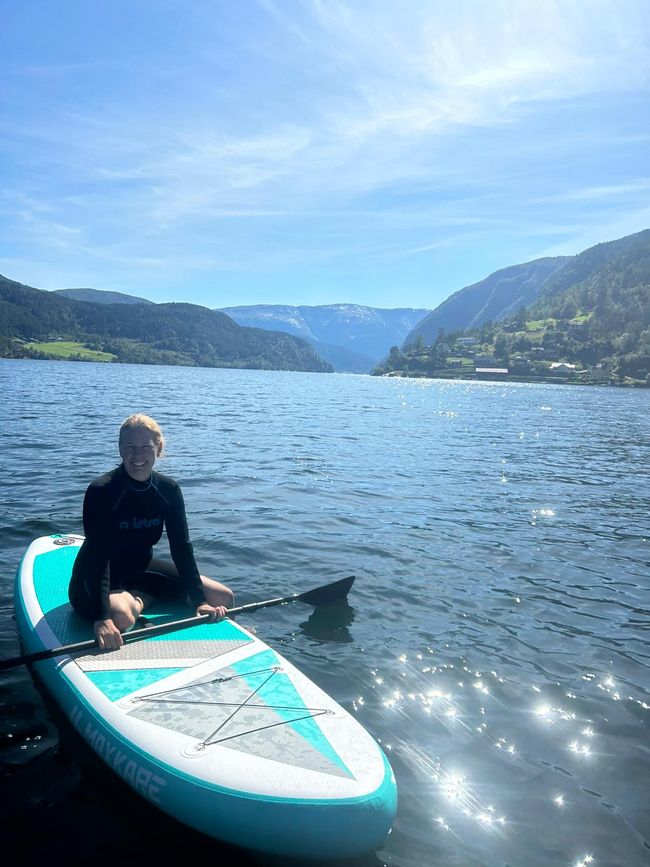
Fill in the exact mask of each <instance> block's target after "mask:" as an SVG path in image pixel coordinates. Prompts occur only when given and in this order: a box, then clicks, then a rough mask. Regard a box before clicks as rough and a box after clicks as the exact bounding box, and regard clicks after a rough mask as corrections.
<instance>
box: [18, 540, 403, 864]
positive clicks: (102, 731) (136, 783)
mask: <svg viewBox="0 0 650 867" xmlns="http://www.w3.org/2000/svg"><path fill="white" fill-rule="evenodd" d="M82 542H83V537H81V536H75V535H54V536H44V537H42V538H39V539H36V540H35V541H34V542H32V544H31V545H30V546H29V548H28V550H27V552H26V554H25V556H24V557H23V560H22V562H21V564H20V567H19V569H18V574H17V582H16V615H17V621H18V628H19V631H20V635H21V637H22V640H23V643H24V645H25V648H26V650H27V651H28V652H38V651H41V650H44V649H49V648H55V647H60V646H61V645H67V644H70V643H73V642H78V641H83V640H84V639H88V638H92V630H91V627H90V625H89V624H88V622H87V621H84V620H83V619H81V618H80V617H78V616H77V615H76V614H75V613H74V612H73V611H72V609H71V607H70V605H69V603H68V595H67V591H68V584H69V581H70V574H71V570H72V565H73V563H74V560H75V557H76V555H77V552H78V550H79V547H80V546H81V543H82ZM187 616H188V612H187V609H185V608H181V607H174V606H169V605H167V604H166V607H165V608H164V609H163V608H162V607H161V605H160V604H158V607H157V608H156V607H152V608H151V609H148V610H147V617H148V619H151V621H152V622H154V623H162V622H166V621H171V620H175V619H179V618H182V617H187ZM35 665H36V670H37V671H38V674H39V675H40V677H41V679H42V681H43V683H44V684H45V686H46V687H47V689H48V691H49V692H51V694H52V695H53V697H54V698H55V699H56V701H57V702H58V704H59V705H60V707H61V708H62V709H63V711H64V712H65V713H66V715H67V716H68V717H69V719H70V720H71V722H72V724H73V725H74V727H75V728H76V729H77V730H78V731H79V733H80V734H81V735H82V736H83V737H84V738H85V740H86V741H87V742H88V743H89V744H90V746H91V747H92V748H93V749H94V750H95V752H96V753H97V754H98V755H99V756H100V757H101V758H102V759H103V760H104V761H105V763H106V764H107V765H108V766H109V767H110V768H112V770H113V771H115V772H116V773H117V774H118V775H119V776H120V777H122V778H123V779H124V780H126V781H127V783H129V784H130V785H131V786H132V787H133V789H135V791H136V792H138V793H139V794H140V795H142V796H143V797H145V798H146V799H148V800H149V801H151V802H152V803H153V804H155V805H157V806H158V807H160V808H161V809H162V810H164V811H165V812H167V813H169V814H170V815H171V816H174V817H175V818H176V819H178V820H180V821H181V822H184V823H185V824H186V825H188V826H190V827H192V828H196V829H197V830H199V831H201V832H203V833H205V834H209V835H211V836H212V837H216V838H218V839H221V840H225V841H227V842H229V843H233V844H235V845H238V846H243V847H245V848H249V849H256V850H259V851H262V852H267V853H273V854H278V855H284V856H289V857H297V858H347V857H352V856H355V855H358V854H362V853H366V852H370V851H375V850H377V849H379V848H380V847H381V846H382V844H383V843H384V841H385V839H386V836H387V834H388V832H389V830H390V827H391V824H392V822H393V819H394V817H395V811H396V805H397V790H396V784H395V778H394V775H393V772H392V770H391V768H390V765H389V763H388V761H387V759H386V757H385V756H384V754H383V752H382V751H381V749H380V747H379V746H378V745H377V743H376V742H375V741H374V740H373V738H372V737H371V736H370V735H369V734H368V733H367V732H366V731H365V729H364V728H363V727H362V726H361V725H360V724H359V723H358V722H357V721H356V720H355V719H354V718H353V717H352V716H351V715H350V714H348V713H347V711H345V710H344V709H343V708H342V707H340V706H339V705H338V704H337V703H336V702H335V701H334V700H333V699H332V698H330V696H328V695H327V694H326V693H325V692H323V691H322V690H321V689H320V688H319V687H318V686H316V684H314V683H313V682H312V681H310V680H309V679H308V678H307V677H305V675H303V674H301V672H300V671H298V669H296V668H295V667H294V666H293V665H292V664H291V663H290V662H288V661H287V660H286V659H283V657H282V656H280V655H279V654H278V653H276V651H274V650H272V649H271V648H270V647H269V646H268V645H266V644H264V642H262V641H261V640H260V639H259V638H257V636H255V635H253V634H251V633H250V632H248V631H247V630H246V629H245V628H244V627H243V626H241V625H240V624H239V623H235V622H233V621H231V620H224V621H221V622H220V623H214V624H199V625H193V626H191V627H189V628H186V629H183V630H181V631H176V632H173V633H171V634H167V635H152V636H151V637H150V638H149V637H147V638H145V639H143V640H141V641H137V642H133V643H126V644H125V645H124V646H122V647H121V648H120V649H119V650H115V651H110V652H104V653H102V652H100V651H99V650H92V651H89V652H88V653H85V654H84V655H62V656H57V657H54V658H51V659H45V660H42V661H40V662H37V663H35Z"/></svg>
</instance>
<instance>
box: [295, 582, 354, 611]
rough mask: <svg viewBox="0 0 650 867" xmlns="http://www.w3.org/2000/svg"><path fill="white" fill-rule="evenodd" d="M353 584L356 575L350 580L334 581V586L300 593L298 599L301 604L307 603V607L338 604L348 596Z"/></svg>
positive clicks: (330, 585)
mask: <svg viewBox="0 0 650 867" xmlns="http://www.w3.org/2000/svg"><path fill="white" fill-rule="evenodd" d="M353 584H354V575H350V576H349V577H348V578H341V580H340V581H334V583H333V584H326V585H325V586H324V587H317V588H316V589H315V590H307V592H306V593H300V594H299V595H298V596H297V597H296V599H298V600H299V601H300V602H306V603H307V605H329V603H330V602H337V601H338V600H339V599H343V598H344V597H345V596H347V595H348V593H349V592H350V588H351V587H352V585H353Z"/></svg>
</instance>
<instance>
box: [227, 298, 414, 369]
mask: <svg viewBox="0 0 650 867" xmlns="http://www.w3.org/2000/svg"><path fill="white" fill-rule="evenodd" d="M220 311H221V312H222V313H226V314H227V315H228V316H231V317H232V318H233V319H234V320H235V322H237V323H238V324H239V325H245V326H248V327H257V328H273V329H277V330H281V331H286V332H287V333H289V334H295V335H297V336H299V337H303V338H305V339H306V340H309V341H310V343H311V344H312V346H313V347H314V348H315V349H316V351H317V352H318V354H319V355H321V357H323V358H327V359H328V360H329V361H330V363H331V364H332V365H333V366H334V367H335V369H336V370H344V371H351V372H360V373H367V372H368V371H369V370H370V369H371V367H372V366H373V365H374V364H375V363H376V362H377V361H378V360H379V359H380V358H382V357H383V356H384V355H385V354H386V353H387V352H388V349H389V347H390V346H392V345H393V344H395V343H401V342H402V341H403V340H404V337H405V336H406V335H407V334H408V333H409V332H410V331H411V329H412V328H413V327H414V326H415V325H416V324H417V323H418V322H419V321H420V320H421V319H422V318H423V317H424V316H426V314H427V313H428V312H429V311H428V310H426V309H414V308H410V307H407V308H398V309H393V310H385V309H380V308H377V307H364V306H362V305H359V304H324V305H320V306H313V307H312V306H291V305H281V304H257V305H248V306H240V307H222V308H220ZM337 350H338V355H337ZM341 350H345V351H346V354H345V355H343V354H342V353H341V352H340V351H341Z"/></svg>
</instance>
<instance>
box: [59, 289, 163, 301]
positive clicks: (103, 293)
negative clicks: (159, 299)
mask: <svg viewBox="0 0 650 867" xmlns="http://www.w3.org/2000/svg"><path fill="white" fill-rule="evenodd" d="M54 292H55V294H56V295H62V296H63V297H64V298H71V299H72V300H73V301H94V302H95V303H96V304H154V303H155V302H153V301H149V300H148V299H147V298H138V296H137V295H126V294H125V293H124V292H111V291H108V290H105V289H54Z"/></svg>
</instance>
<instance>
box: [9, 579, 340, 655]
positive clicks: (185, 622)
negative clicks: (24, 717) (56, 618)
mask: <svg viewBox="0 0 650 867" xmlns="http://www.w3.org/2000/svg"><path fill="white" fill-rule="evenodd" d="M353 581H354V578H353V577H350V578H343V579H342V580H341V581H335V582H334V583H333V584H326V585H325V586H324V587H317V588H316V589H315V590H308V591H307V592H305V593H292V594H291V596H279V597H278V598H277V599H266V600H264V601H263V602H250V603H248V605H239V606H237V607H235V608H228V609H227V610H226V613H227V616H228V617H233V616H234V615H236V614H250V613H252V612H253V611H259V610H260V609H261V608H271V607H273V606H274V605H283V604H285V603H287V602H307V603H308V604H310V605H318V604H324V603H325V602H332V601H334V599H335V598H337V597H338V598H340V597H341V596H344V595H346V593H347V592H348V590H349V589H350V587H351V586H352V582H353ZM318 600H321V601H320V602H319V601H318ZM209 621H210V615H209V614H200V615H198V616H196V615H195V616H194V617H185V618H183V619H182V620H173V621H170V622H169V623H160V624H159V625H158V626H147V627H145V628H144V629H133V630H131V631H130V632H126V633H124V635H123V636H122V637H123V639H124V642H125V644H130V643H131V642H134V641H141V640H142V639H143V638H153V636H154V635H165V634H166V633H168V632H176V631H177V630H179V629H185V628H186V627H188V626H198V625H199V624H201V623H208V622H209ZM97 647H98V644H97V640H96V639H95V638H90V639H88V640H87V641H78V642H77V643H76V644H65V645H63V646H61V647H51V648H48V649H47V650H37V651H35V652H34V653H27V654H24V655H23V656H14V657H12V658H11V659H2V660H0V671H4V670H6V669H8V668H14V667H15V666H17V665H28V664H29V663H32V662H38V661H39V660H42V659H52V658H53V657H55V656H63V655H64V654H73V653H81V652H83V651H84V650H96V649H97Z"/></svg>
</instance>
